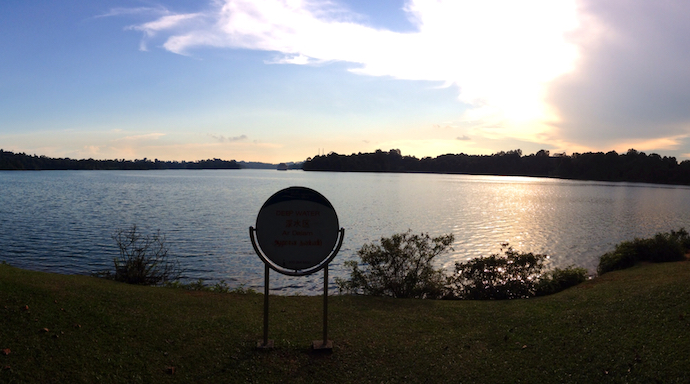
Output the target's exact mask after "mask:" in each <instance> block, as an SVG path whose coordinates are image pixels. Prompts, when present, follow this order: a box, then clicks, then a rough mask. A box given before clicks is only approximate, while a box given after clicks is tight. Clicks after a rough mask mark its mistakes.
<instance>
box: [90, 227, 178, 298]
mask: <svg viewBox="0 0 690 384" xmlns="http://www.w3.org/2000/svg"><path fill="white" fill-rule="evenodd" d="M113 240H115V242H116V243H117V247H118V249H119V256H118V257H116V258H114V259H113V264H114V267H115V273H114V274H113V273H111V272H110V271H104V272H98V273H97V275H98V276H101V277H105V278H109V279H112V280H115V281H121V282H124V283H128V284H140V285H160V284H165V283H169V282H173V281H176V280H178V279H179V278H180V276H181V275H182V269H181V268H180V264H179V262H178V261H177V260H176V259H173V260H171V259H170V258H169V255H168V247H167V245H166V244H165V236H163V235H161V234H160V230H158V231H157V232H156V233H154V234H152V235H146V236H142V235H141V234H140V233H139V232H138V228H137V226H136V225H132V226H131V227H130V228H129V229H118V230H116V231H115V233H114V234H113Z"/></svg>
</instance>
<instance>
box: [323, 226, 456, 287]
mask: <svg viewBox="0 0 690 384" xmlns="http://www.w3.org/2000/svg"><path fill="white" fill-rule="evenodd" d="M453 240H454V236H453V234H448V235H443V236H439V237H434V238H431V237H430V236H429V234H428V233H427V234H424V233H422V234H420V235H413V234H412V233H411V231H410V230H408V231H407V232H405V233H399V234H395V235H393V236H391V237H389V238H385V237H382V238H381V241H380V244H374V243H370V244H364V245H363V246H362V248H360V249H359V251H357V255H358V256H359V258H360V260H361V262H362V264H361V265H360V263H359V262H357V261H356V260H349V261H346V262H345V267H346V268H348V269H350V279H348V280H344V279H340V278H336V284H337V285H338V287H339V288H340V290H341V292H343V291H345V292H349V293H355V294H365V295H373V296H390V297H400V298H406V297H411V298H439V297H441V296H443V295H444V292H445V289H446V287H445V284H446V280H447V278H446V275H445V273H444V270H443V269H442V268H441V269H435V268H434V266H433V260H434V258H435V257H436V256H438V255H440V254H442V253H444V252H447V251H449V250H452V248H451V247H450V245H451V244H452V243H453Z"/></svg>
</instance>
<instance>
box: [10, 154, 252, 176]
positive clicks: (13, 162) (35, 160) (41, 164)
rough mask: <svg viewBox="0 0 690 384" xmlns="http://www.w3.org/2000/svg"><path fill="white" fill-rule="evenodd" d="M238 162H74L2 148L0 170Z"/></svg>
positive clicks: (137, 167)
mask: <svg viewBox="0 0 690 384" xmlns="http://www.w3.org/2000/svg"><path fill="white" fill-rule="evenodd" d="M240 168H241V166H240V164H239V163H237V162H236V161H235V160H229V161H228V160H221V159H209V160H199V161H189V162H188V161H181V162H178V161H160V160H158V159H155V160H153V161H152V160H149V159H147V158H144V159H142V160H125V159H122V160H94V159H82V160H74V159H69V158H51V157H46V156H36V155H27V154H26V153H14V152H8V151H3V150H2V149H0V170H36V171H38V170H147V169H240Z"/></svg>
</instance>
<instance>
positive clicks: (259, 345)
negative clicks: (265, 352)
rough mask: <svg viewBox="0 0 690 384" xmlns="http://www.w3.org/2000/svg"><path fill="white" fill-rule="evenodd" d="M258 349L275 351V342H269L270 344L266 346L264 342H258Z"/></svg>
mask: <svg viewBox="0 0 690 384" xmlns="http://www.w3.org/2000/svg"><path fill="white" fill-rule="evenodd" d="M256 347H257V348H258V349H273V340H268V343H266V344H264V341H263V340H259V341H257V342H256Z"/></svg>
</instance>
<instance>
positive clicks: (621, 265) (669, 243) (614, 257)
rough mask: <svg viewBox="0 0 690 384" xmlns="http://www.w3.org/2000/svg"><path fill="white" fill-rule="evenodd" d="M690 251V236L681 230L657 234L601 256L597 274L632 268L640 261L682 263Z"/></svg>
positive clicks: (630, 242) (633, 241) (625, 242)
mask: <svg viewBox="0 0 690 384" xmlns="http://www.w3.org/2000/svg"><path fill="white" fill-rule="evenodd" d="M688 250H690V236H689V235H688V232H687V231H686V230H685V229H684V228H681V229H680V230H678V231H671V232H668V233H657V234H656V235H654V237H652V238H649V239H638V238H636V239H634V240H632V241H624V242H622V243H620V244H617V245H616V248H615V249H614V250H613V251H611V252H608V253H606V254H604V255H602V256H601V258H600V259H599V266H598V267H597V272H598V273H599V274H600V275H603V274H604V273H606V272H611V271H615V270H619V269H625V268H630V267H632V266H633V265H635V264H637V263H638V262H640V261H648V262H653V263H663V262H668V261H680V260H683V259H684V258H685V254H686V253H687V252H688Z"/></svg>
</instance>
